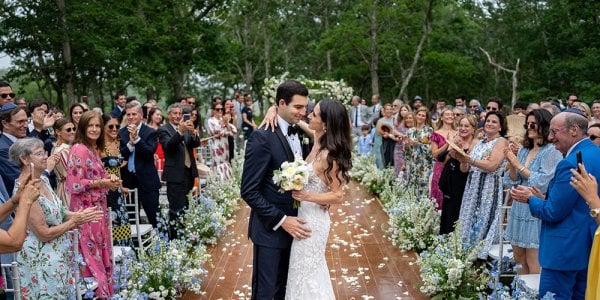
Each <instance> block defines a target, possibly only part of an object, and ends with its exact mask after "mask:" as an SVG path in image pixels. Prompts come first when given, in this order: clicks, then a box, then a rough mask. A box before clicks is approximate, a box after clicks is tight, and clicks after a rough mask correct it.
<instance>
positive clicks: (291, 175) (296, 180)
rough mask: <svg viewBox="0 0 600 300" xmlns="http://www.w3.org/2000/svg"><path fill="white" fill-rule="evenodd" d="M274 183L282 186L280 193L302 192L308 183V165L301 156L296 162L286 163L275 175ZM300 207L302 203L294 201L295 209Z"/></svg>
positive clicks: (297, 157) (295, 159) (296, 158)
mask: <svg viewBox="0 0 600 300" xmlns="http://www.w3.org/2000/svg"><path fill="white" fill-rule="evenodd" d="M273 182H274V183H275V184H277V185H279V186H280V189H279V192H280V193H283V192H285V191H293V190H301V189H302V188H303V187H304V185H305V184H306V183H307V182H308V164H307V163H306V162H305V161H304V159H302V157H300V156H296V157H295V158H294V161H292V162H289V161H284V162H283V163H282V164H281V169H280V170H275V172H274V173H273ZM298 207H300V201H298V200H295V199H294V208H298Z"/></svg>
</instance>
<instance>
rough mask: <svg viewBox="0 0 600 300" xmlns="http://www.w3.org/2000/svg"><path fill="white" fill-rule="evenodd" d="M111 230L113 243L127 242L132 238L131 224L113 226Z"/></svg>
mask: <svg viewBox="0 0 600 300" xmlns="http://www.w3.org/2000/svg"><path fill="white" fill-rule="evenodd" d="M111 230H112V238H113V241H120V240H127V239H129V238H131V225H129V224H126V225H120V226H113V227H112V228H111Z"/></svg>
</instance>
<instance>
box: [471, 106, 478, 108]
mask: <svg viewBox="0 0 600 300" xmlns="http://www.w3.org/2000/svg"><path fill="white" fill-rule="evenodd" d="M470 107H471V108H478V107H479V105H471V106H470Z"/></svg>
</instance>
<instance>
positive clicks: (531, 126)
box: [523, 122, 537, 130]
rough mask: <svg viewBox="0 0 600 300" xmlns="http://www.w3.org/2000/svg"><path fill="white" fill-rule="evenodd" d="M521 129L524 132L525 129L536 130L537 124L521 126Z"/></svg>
mask: <svg viewBox="0 0 600 300" xmlns="http://www.w3.org/2000/svg"><path fill="white" fill-rule="evenodd" d="M523 128H525V130H527V129H537V123H534V122H532V123H525V124H523Z"/></svg>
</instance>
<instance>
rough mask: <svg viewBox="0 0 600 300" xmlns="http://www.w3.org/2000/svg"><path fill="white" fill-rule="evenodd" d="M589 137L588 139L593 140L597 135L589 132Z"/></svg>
mask: <svg viewBox="0 0 600 300" xmlns="http://www.w3.org/2000/svg"><path fill="white" fill-rule="evenodd" d="M589 138H590V140H592V141H594V140H596V139H597V138H598V136H597V135H593V134H590V136H589Z"/></svg>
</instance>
